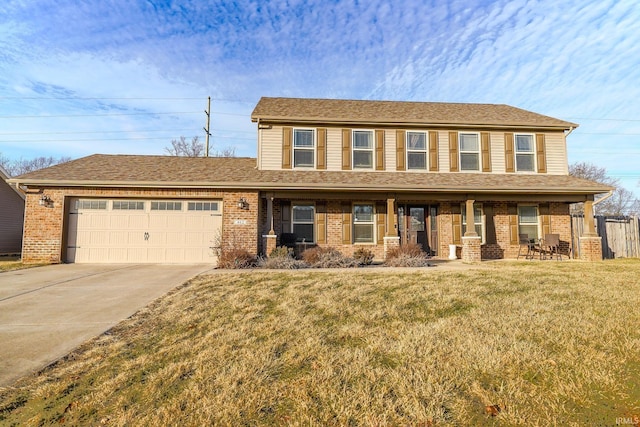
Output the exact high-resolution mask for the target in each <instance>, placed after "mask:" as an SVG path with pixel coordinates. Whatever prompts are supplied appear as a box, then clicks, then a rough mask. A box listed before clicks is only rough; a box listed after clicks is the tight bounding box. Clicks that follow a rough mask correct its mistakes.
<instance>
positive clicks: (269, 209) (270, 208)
mask: <svg viewBox="0 0 640 427" xmlns="http://www.w3.org/2000/svg"><path fill="white" fill-rule="evenodd" d="M267 222H268V223H269V234H270V235H271V234H276V232H275V231H274V230H273V196H267Z"/></svg>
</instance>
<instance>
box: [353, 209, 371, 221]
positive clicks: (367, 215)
mask: <svg viewBox="0 0 640 427" xmlns="http://www.w3.org/2000/svg"><path fill="white" fill-rule="evenodd" d="M353 221H354V222H373V205H354V206H353Z"/></svg>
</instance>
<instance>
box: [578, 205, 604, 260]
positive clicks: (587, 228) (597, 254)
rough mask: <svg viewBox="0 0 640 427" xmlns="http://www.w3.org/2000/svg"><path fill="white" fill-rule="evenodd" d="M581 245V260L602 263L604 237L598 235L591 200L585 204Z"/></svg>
mask: <svg viewBox="0 0 640 427" xmlns="http://www.w3.org/2000/svg"><path fill="white" fill-rule="evenodd" d="M579 245H580V259H581V260H584V261H602V237H600V236H598V233H596V226H595V221H594V218H593V201H591V200H587V201H586V202H584V233H583V234H582V236H580V239H579Z"/></svg>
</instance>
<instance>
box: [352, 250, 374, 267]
mask: <svg viewBox="0 0 640 427" xmlns="http://www.w3.org/2000/svg"><path fill="white" fill-rule="evenodd" d="M353 257H354V258H355V259H356V261H358V262H359V263H360V265H371V263H372V262H373V252H371V250H370V249H367V248H363V247H360V248H358V249H356V251H355V252H354V253H353Z"/></svg>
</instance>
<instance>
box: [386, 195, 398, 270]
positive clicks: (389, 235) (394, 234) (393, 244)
mask: <svg viewBox="0 0 640 427" xmlns="http://www.w3.org/2000/svg"><path fill="white" fill-rule="evenodd" d="M395 212H396V199H395V198H394V197H391V196H389V197H387V232H386V233H385V236H384V257H385V259H386V258H387V253H388V252H389V251H390V250H391V249H393V248H397V247H398V246H400V236H398V229H397V227H396V215H395Z"/></svg>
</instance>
